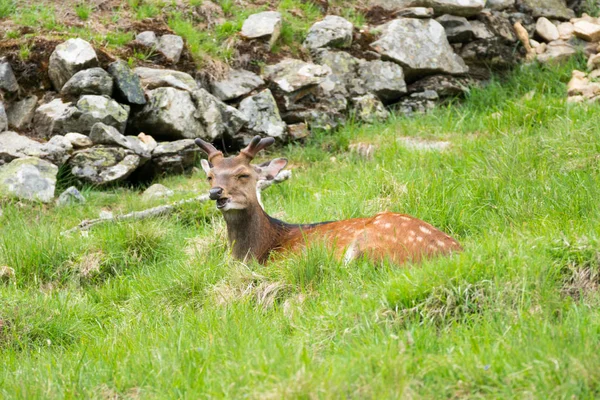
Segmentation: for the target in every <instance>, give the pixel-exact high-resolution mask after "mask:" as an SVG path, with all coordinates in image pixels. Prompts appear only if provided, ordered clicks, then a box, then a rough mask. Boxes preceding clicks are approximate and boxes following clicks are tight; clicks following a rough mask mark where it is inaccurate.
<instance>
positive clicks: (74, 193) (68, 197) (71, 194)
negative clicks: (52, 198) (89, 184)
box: [56, 186, 85, 206]
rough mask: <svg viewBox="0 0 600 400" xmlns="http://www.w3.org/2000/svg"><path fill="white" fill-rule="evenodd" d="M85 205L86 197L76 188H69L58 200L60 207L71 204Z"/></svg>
mask: <svg viewBox="0 0 600 400" xmlns="http://www.w3.org/2000/svg"><path fill="white" fill-rule="evenodd" d="M83 203H85V197H83V195H82V194H81V192H80V191H79V190H77V188H76V187H75V186H71V187H69V188H68V189H67V190H65V191H64V192H62V193H61V194H60V196H58V199H57V200H56V204H57V205H58V206H66V205H70V204H83Z"/></svg>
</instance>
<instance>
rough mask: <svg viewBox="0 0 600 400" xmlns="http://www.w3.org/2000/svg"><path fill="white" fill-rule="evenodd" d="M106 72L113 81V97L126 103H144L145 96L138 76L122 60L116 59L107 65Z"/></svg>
mask: <svg viewBox="0 0 600 400" xmlns="http://www.w3.org/2000/svg"><path fill="white" fill-rule="evenodd" d="M108 73H109V74H110V75H111V76H112V78H113V81H114V92H115V97H116V98H118V99H119V100H121V101H122V102H124V103H126V104H136V105H144V104H146V96H144V89H142V83H141V81H140V77H139V76H138V75H136V74H134V73H133V71H132V70H131V68H129V65H128V64H127V63H126V62H125V61H123V60H117V61H115V62H113V63H111V64H110V65H109V66H108Z"/></svg>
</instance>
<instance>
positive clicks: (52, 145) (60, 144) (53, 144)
mask: <svg viewBox="0 0 600 400" xmlns="http://www.w3.org/2000/svg"><path fill="white" fill-rule="evenodd" d="M72 152H73V145H71V142H70V141H69V140H67V139H66V138H65V137H64V136H62V135H56V136H52V137H51V138H50V140H49V141H48V142H46V143H44V144H42V147H41V152H40V155H39V156H37V157H39V158H42V159H44V160H46V161H50V162H51V163H52V164H54V165H57V166H59V167H60V166H61V165H63V164H65V163H66V162H67V161H68V160H69V158H70V157H71V153H72Z"/></svg>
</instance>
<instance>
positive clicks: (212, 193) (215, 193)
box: [208, 187, 223, 200]
mask: <svg viewBox="0 0 600 400" xmlns="http://www.w3.org/2000/svg"><path fill="white" fill-rule="evenodd" d="M222 194H223V188H220V187H216V188H212V189H210V190H209V191H208V197H210V199H211V200H219V199H220V198H221V195H222Z"/></svg>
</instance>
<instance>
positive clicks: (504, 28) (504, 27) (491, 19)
mask: <svg viewBox="0 0 600 400" xmlns="http://www.w3.org/2000/svg"><path fill="white" fill-rule="evenodd" d="M478 18H479V19H480V20H481V21H482V22H484V23H485V25H486V27H487V28H488V29H489V30H490V31H491V32H492V33H493V34H494V35H495V36H498V37H499V38H500V39H502V41H503V42H504V43H505V44H509V45H512V44H513V43H515V42H516V41H517V37H516V35H515V33H514V32H515V30H514V28H513V24H512V23H511V21H510V19H509V18H508V16H507V15H506V14H505V13H501V12H497V11H494V12H491V13H487V12H486V13H481V14H480V15H479V17H478Z"/></svg>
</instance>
